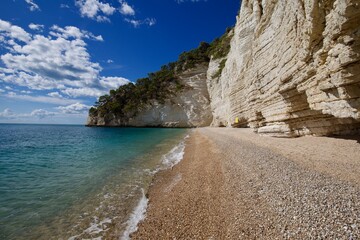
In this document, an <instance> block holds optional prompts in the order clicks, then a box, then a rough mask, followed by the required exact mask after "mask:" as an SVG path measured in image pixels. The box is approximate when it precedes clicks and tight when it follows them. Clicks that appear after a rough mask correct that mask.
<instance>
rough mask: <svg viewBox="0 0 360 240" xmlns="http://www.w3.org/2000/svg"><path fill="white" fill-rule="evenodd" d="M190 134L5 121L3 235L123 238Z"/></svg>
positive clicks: (0, 171) (0, 152)
mask: <svg viewBox="0 0 360 240" xmlns="http://www.w3.org/2000/svg"><path fill="white" fill-rule="evenodd" d="M185 134H186V131H185V130H182V129H155V128H152V129H146V128H86V127H83V126H69V125H15V124H14V125H10V124H0V196H1V197H0V239H59V238H61V239H68V238H69V237H73V239H82V238H95V237H105V238H117V237H118V236H117V235H121V232H122V231H123V230H124V229H125V228H126V220H127V218H128V216H129V214H130V213H131V210H132V209H133V208H134V206H135V205H136V201H138V199H139V197H140V195H141V189H144V188H145V189H146V187H147V186H148V184H149V182H150V181H151V177H152V175H153V174H152V173H153V172H154V170H155V169H157V168H159V166H161V164H162V162H161V159H162V157H163V155H164V154H165V153H167V152H169V151H171V149H173V148H174V146H176V144H178V143H179V142H180V141H181V139H183V138H184V136H185Z"/></svg>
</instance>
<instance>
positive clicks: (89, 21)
mask: <svg viewBox="0 0 360 240" xmlns="http://www.w3.org/2000/svg"><path fill="white" fill-rule="evenodd" d="M239 8H240V1H239V0H1V1H0V123H50V124H84V123H85V122H86V118H87V113H88V109H89V108H90V107H91V106H92V105H93V104H94V103H95V101H96V100H97V98H98V97H99V96H101V95H104V94H106V93H108V92H109V90H110V89H115V88H118V87H119V86H121V85H123V84H126V83H129V82H136V80H137V79H139V78H142V77H145V76H146V75H147V74H148V73H149V72H154V71H157V70H158V69H160V67H161V66H162V65H164V64H167V63H168V62H172V61H176V60H177V58H178V56H179V54H180V53H182V52H184V51H188V50H191V49H193V48H196V47H197V46H198V45H199V43H200V42H201V41H206V42H211V41H212V40H213V39H215V38H216V37H219V36H221V35H222V34H223V33H224V32H225V29H226V27H229V26H233V25H234V24H235V21H236V15H237V12H238V10H239Z"/></svg>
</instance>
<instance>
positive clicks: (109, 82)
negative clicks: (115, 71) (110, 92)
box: [100, 77, 130, 89]
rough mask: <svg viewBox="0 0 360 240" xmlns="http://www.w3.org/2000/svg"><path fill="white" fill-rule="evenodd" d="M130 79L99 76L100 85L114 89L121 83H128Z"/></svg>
mask: <svg viewBox="0 0 360 240" xmlns="http://www.w3.org/2000/svg"><path fill="white" fill-rule="evenodd" d="M129 82H130V81H129V80H127V79H126V78H122V77H101V78H100V85H101V86H102V87H103V88H105V89H115V88H118V87H119V86H121V85H125V84H128V83H129Z"/></svg>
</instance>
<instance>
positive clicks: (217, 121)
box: [88, 0, 360, 137]
mask: <svg viewBox="0 0 360 240" xmlns="http://www.w3.org/2000/svg"><path fill="white" fill-rule="evenodd" d="M359 23H360V1H359V0H315V1H305V0H289V1H280V0H272V1H265V0H243V1H242V6H241V10H240V12H239V16H238V17H237V21H236V25H235V27H234V28H233V29H229V30H227V31H226V33H225V35H224V36H222V37H220V38H218V39H216V40H214V42H213V43H211V44H208V45H206V44H205V43H204V44H205V45H206V47H204V46H205V45H203V48H202V50H201V51H200V52H201V54H200V56H201V57H200V61H198V60H199V59H197V57H195V59H197V60H196V61H195V63H196V64H194V62H193V60H194V56H197V54H195V55H192V54H190V55H191V56H190V55H186V56H185V57H184V56H180V58H179V62H180V67H179V66H178V64H177V63H176V64H175V67H174V66H170V67H168V69H170V70H171V71H172V72H173V73H174V75H171V74H170V75H166V77H167V79H168V80H166V81H163V78H160V83H161V84H160V85H161V86H160V88H159V89H160V90H161V91H160V92H162V91H164V89H165V90H166V91H165V92H170V93H169V94H165V95H161V96H160V97H159V96H157V94H153V93H152V94H150V95H151V97H148V98H146V99H145V100H144V101H142V100H141V101H133V102H131V103H130V104H128V102H127V101H125V102H124V97H120V98H117V97H116V96H118V94H120V92H121V91H122V90H121V91H118V92H117V93H115V94H113V95H112V96H111V92H110V96H109V97H107V99H105V100H106V101H100V104H98V105H97V106H96V107H95V108H93V109H91V110H90V114H89V120H88V125H97V126H161V127H199V126H207V125H211V126H227V127H231V126H232V125H234V123H235V122H237V124H236V125H237V126H241V127H251V128H252V129H253V130H254V131H255V132H257V133H260V134H267V135H270V136H278V137H296V136H303V135H317V136H323V135H332V134H346V133H359V129H360V112H359V110H360V24H359ZM193 51H195V52H196V51H197V50H193ZM193 51H191V52H193ZM189 56H190V57H189ZM189 61H190V63H192V64H190V65H191V67H185V68H184V66H186V64H187V63H188V62H189ZM179 62H178V63H179ZM169 79H170V80H169ZM174 79H175V80H174ZM153 80H154V79H152V78H151V77H150V81H153ZM154 81H155V82H156V81H157V80H156V79H155V80H154ZM138 83H139V81H138ZM138 83H137V84H136V85H141V84H142V83H141V81H140V83H139V84H138ZM162 83H165V86H166V87H165V88H164V87H163V85H162ZM155 85H156V84H155ZM174 86H177V87H175V89H178V90H176V91H174V90H173V89H174ZM179 89H180V90H179ZM131 91H133V90H131ZM131 91H130V92H131ZM135 92H136V91H135ZM150 92H151V91H150ZM131 93H133V92H131ZM146 93H147V92H146ZM120 95H121V94H120ZM122 96H125V98H126V94H125V95H124V94H123V95H122ZM128 96H130V95H128ZM139 97H141V95H139ZM100 99H101V98H100ZM116 99H117V100H116ZM134 104H135V105H134ZM115 105H116V106H115ZM114 106H115V107H114ZM114 109H115V110H114ZM124 109H125V110H126V111H124ZM134 109H136V110H134Z"/></svg>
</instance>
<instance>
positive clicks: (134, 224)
mask: <svg viewBox="0 0 360 240" xmlns="http://www.w3.org/2000/svg"><path fill="white" fill-rule="evenodd" d="M187 138H189V135H187V136H185V138H184V139H183V140H182V141H181V142H180V143H179V144H177V145H176V146H175V147H174V148H172V149H171V150H170V151H169V152H168V153H166V154H164V155H163V157H162V160H161V163H162V165H163V167H161V168H157V169H155V170H154V171H150V170H149V169H147V170H146V171H148V173H150V174H155V173H157V172H158V171H159V170H161V169H168V168H173V167H174V166H175V165H176V164H178V163H179V162H180V161H181V160H182V159H183V157H184V153H185V141H186V139H187ZM141 191H142V197H141V199H140V201H139V203H138V205H137V206H136V207H135V209H134V211H133V212H132V214H131V215H130V218H129V220H128V221H127V227H126V229H125V231H124V233H123V236H122V237H121V238H120V239H121V240H130V239H131V238H130V235H131V234H132V233H134V232H136V231H137V229H138V224H139V223H140V222H141V221H143V220H144V219H145V217H146V209H147V205H148V201H149V200H148V199H147V198H146V196H145V193H144V189H141Z"/></svg>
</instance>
